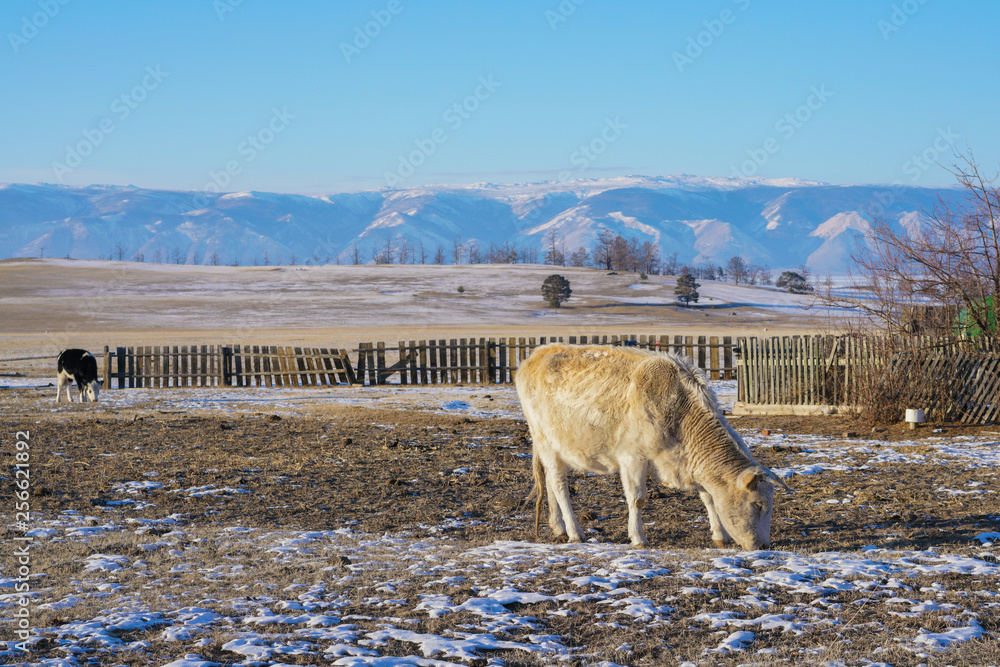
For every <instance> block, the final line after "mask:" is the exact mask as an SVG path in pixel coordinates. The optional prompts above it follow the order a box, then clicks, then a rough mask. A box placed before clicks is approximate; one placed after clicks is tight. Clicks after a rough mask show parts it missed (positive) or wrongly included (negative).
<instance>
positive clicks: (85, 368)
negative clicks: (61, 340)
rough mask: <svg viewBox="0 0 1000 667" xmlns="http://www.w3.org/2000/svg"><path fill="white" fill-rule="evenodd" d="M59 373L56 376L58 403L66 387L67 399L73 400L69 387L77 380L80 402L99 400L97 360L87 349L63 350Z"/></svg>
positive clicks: (99, 386) (60, 356)
mask: <svg viewBox="0 0 1000 667" xmlns="http://www.w3.org/2000/svg"><path fill="white" fill-rule="evenodd" d="M58 367H59V375H58V376H57V378H56V403H58V402H60V401H61V400H62V390H63V387H66V400H68V401H69V402H70V403H72V402H73V396H72V395H71V394H70V391H69V387H70V382H71V381H72V380H76V388H77V389H78V390H79V392H80V402H81V403H83V402H84V401H93V402H95V403H96V402H97V393H98V391H99V390H100V388H101V384H100V382H99V381H98V379H97V360H96V359H94V355H92V354H91V353H90V352H87V351H86V350H78V349H75V348H74V349H71V350H63V352H62V354H60V355H59V362H58Z"/></svg>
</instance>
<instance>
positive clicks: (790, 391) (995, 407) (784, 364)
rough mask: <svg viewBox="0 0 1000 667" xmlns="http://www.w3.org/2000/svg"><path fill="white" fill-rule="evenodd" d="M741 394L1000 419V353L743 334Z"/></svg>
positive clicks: (968, 419) (769, 400)
mask: <svg viewBox="0 0 1000 667" xmlns="http://www.w3.org/2000/svg"><path fill="white" fill-rule="evenodd" d="M737 348H738V350H737V356H738V359H739V362H738V367H739V372H738V378H737V380H738V381H737V400H738V401H739V402H740V403H742V404H744V405H757V406H778V405H780V406H811V407H821V406H836V407H841V408H844V407H854V408H858V407H859V406H863V405H865V404H866V403H869V404H870V403H871V402H872V401H882V402H883V403H885V404H886V405H889V406H892V405H896V404H899V405H902V406H903V407H911V408H922V409H924V410H925V411H926V413H927V416H928V418H931V419H941V420H944V421H962V422H964V423H976V424H986V423H994V422H996V421H998V420H1000V355H997V354H995V353H990V352H986V351H983V350H979V349H976V348H975V347H973V346H970V345H967V344H962V343H960V342H957V341H955V340H954V339H937V338H930V337H923V336H907V337H895V338H888V337H861V336H838V337H833V336H786V337H782V338H776V337H775V338H740V339H738V341H737Z"/></svg>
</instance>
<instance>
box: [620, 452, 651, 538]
mask: <svg viewBox="0 0 1000 667" xmlns="http://www.w3.org/2000/svg"><path fill="white" fill-rule="evenodd" d="M647 468H648V465H647V463H646V462H645V461H637V460H629V461H622V462H621V470H620V474H621V478H622V488H623V489H624V490H625V502H626V503H627V504H628V536H629V539H631V540H632V545H633V546H637V547H645V546H649V541H648V540H647V539H646V533H645V531H644V530H643V529H642V508H643V507H645V506H646V497H647V492H646V476H647V475H648V474H649V473H648V470H647Z"/></svg>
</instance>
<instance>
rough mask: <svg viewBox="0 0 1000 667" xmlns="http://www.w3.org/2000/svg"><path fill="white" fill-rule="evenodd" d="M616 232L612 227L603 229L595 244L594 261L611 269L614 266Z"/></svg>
mask: <svg viewBox="0 0 1000 667" xmlns="http://www.w3.org/2000/svg"><path fill="white" fill-rule="evenodd" d="M615 238H616V237H615V233H614V232H612V231H611V230H610V229H602V230H601V232H600V233H599V234H598V235H597V243H596V244H595V245H594V263H595V264H597V265H598V266H602V267H604V270H605V271H610V270H611V269H612V268H613V267H614V251H615Z"/></svg>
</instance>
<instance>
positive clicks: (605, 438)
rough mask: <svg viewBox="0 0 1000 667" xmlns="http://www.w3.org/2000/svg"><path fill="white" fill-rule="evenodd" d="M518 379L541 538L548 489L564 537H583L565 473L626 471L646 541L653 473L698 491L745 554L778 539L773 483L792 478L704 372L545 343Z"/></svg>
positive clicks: (639, 541) (630, 353)
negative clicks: (748, 438)
mask: <svg viewBox="0 0 1000 667" xmlns="http://www.w3.org/2000/svg"><path fill="white" fill-rule="evenodd" d="M514 382H515V384H516V386H517V394H518V397H519V398H520V400H521V406H522V408H523V410H524V415H525V417H526V418H527V421H528V429H529V431H530V433H531V439H532V469H533V477H534V488H533V489H532V492H531V495H529V499H530V498H531V497H535V498H536V502H535V539H536V540H537V539H538V525H539V521H540V517H541V508H542V488H543V487H544V488H545V491H546V495H547V499H548V504H549V526H550V527H551V528H552V530H553V532H554V533H555V535H556V537H562V536H564V535H566V536H567V537H568V539H569V541H570V542H579V541H581V527H580V524H579V522H578V521H577V519H576V515H575V514H574V513H573V507H572V505H571V504H570V497H569V487H568V484H567V479H566V475H567V470H568V469H573V470H577V471H585V472H595V473H613V472H618V473H619V474H620V476H621V481H622V486H623V487H624V490H625V498H626V501H627V503H628V534H629V538H630V539H631V541H632V544H633V545H635V546H648V544H649V543H648V541H647V540H646V535H645V532H644V531H643V527H642V518H641V512H642V508H643V506H644V505H645V503H646V496H647V491H646V477H647V475H650V476H652V477H653V479H654V480H656V481H658V482H660V483H664V484H666V485H668V486H671V487H674V488H677V489H680V490H684V491H697V492H698V494H699V495H700V496H701V499H702V502H704V503H705V507H706V508H707V510H708V519H709V523H710V525H711V532H712V539H713V541H714V542H715V545H716V546H718V547H723V546H726V545H729V544H732V542H733V541H734V540H735V541H736V542H737V543H739V545H740V546H742V547H743V548H744V549H746V550H747V551H754V550H757V549H766V548H768V547H769V544H770V531H771V510H772V507H773V501H774V485H775V484H778V485H780V486H782V487H783V488H784V489H786V490H789V491H790V489H788V487H787V486H786V485H785V483H784V482H782V481H781V479H779V478H778V477H777V476H776V475H775V474H774V472H772V471H771V470H769V469H768V468H767V467H766V466H763V465H761V464H760V463H758V462H757V460H756V459H755V458H754V457H753V455H752V454H751V453H750V450H749V449H748V448H747V445H746V443H745V442H744V441H743V439H742V438H741V437H740V436H739V434H738V433H736V431H734V430H733V428H732V427H731V426H730V425H729V424H728V422H727V421H726V419H725V417H723V416H722V411H721V410H720V409H719V404H718V400H717V399H716V397H715V394H714V393H713V392H712V390H711V388H710V387H709V386H708V382H707V380H706V379H705V376H704V374H703V373H702V372H701V371H700V370H698V369H697V368H696V367H695V366H693V365H692V363H691V362H690V361H689V360H688V359H686V358H684V357H680V356H677V355H673V354H665V353H660V352H651V351H648V350H643V349H638V348H634V347H617V346H610V345H590V346H576V345H574V346H569V345H561V344H550V345H543V346H541V347H538V348H537V349H535V350H534V352H532V354H531V355H530V356H529V357H528V358H527V359H525V360H524V361H523V362H522V363H521V365H520V366H519V367H518V368H517V371H516V374H515V378H514Z"/></svg>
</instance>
